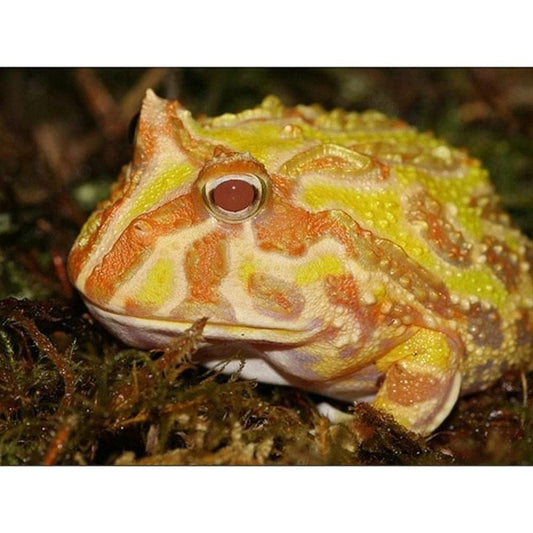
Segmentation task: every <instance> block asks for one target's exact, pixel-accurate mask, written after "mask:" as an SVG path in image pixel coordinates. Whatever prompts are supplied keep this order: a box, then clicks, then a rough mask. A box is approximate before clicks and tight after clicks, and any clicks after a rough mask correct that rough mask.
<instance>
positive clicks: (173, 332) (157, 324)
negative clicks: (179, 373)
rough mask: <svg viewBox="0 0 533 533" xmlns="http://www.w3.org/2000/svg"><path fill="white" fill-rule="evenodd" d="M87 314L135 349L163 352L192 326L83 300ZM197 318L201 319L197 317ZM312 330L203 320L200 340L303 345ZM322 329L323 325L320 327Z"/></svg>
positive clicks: (317, 330)
mask: <svg viewBox="0 0 533 533" xmlns="http://www.w3.org/2000/svg"><path fill="white" fill-rule="evenodd" d="M85 304H86V306H87V308H88V309H89V311H90V313H91V314H92V315H93V316H94V317H96V318H97V319H98V320H99V321H100V322H101V323H102V324H103V325H104V326H105V328H106V329H107V330H109V331H110V332H111V333H112V334H114V335H115V336H117V337H118V338H119V339H121V340H122V341H124V342H125V343H126V344H129V345H132V346H137V347H139V348H164V347H166V346H168V344H169V343H170V342H171V341H172V340H173V339H176V337H177V336H178V335H179V334H180V333H183V332H184V331H185V330H187V329H188V328H190V327H191V326H192V322H190V321H185V320H177V319H164V318H147V317H133V316H131V315H126V314H120V313H116V312H113V311H109V310H106V309H103V308H102V307H99V306H97V305H95V304H93V303H91V302H90V301H87V300H85ZM198 318H201V317H198ZM316 326H317V327H316V328H309V329H305V330H299V329H288V328H277V327H260V326H257V325H244V324H227V323H221V322H211V321H209V319H208V320H207V323H206V325H205V326H204V329H203V333H202V336H203V337H204V338H205V339H206V340H207V341H213V340H221V341H224V340H232V341H243V342H249V343H263V344H264V343H265V339H268V343H269V344H270V343H272V344H282V345H298V344H305V343H307V342H309V341H310V340H311V339H313V338H314V337H315V336H316V335H317V334H319V333H320V331H321V330H322V329H323V327H320V324H319V323H318V322H317V324H316ZM322 326H323V325H322Z"/></svg>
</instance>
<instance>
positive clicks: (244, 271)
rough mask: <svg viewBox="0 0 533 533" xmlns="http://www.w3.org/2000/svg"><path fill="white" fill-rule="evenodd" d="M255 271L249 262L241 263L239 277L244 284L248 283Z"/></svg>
mask: <svg viewBox="0 0 533 533" xmlns="http://www.w3.org/2000/svg"><path fill="white" fill-rule="evenodd" d="M256 271H257V269H256V268H255V266H254V264H253V263H252V262H251V261H243V262H242V263H241V265H240V267H239V277H240V278H241V280H242V281H243V282H244V283H248V279H249V278H250V276H251V275H252V274H255V273H256Z"/></svg>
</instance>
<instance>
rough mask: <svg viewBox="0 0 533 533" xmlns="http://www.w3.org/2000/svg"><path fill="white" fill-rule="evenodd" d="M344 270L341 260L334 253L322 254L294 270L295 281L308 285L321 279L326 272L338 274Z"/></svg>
mask: <svg viewBox="0 0 533 533" xmlns="http://www.w3.org/2000/svg"><path fill="white" fill-rule="evenodd" d="M344 271H345V268H344V266H343V263H342V261H341V260H340V259H339V258H338V257H336V256H334V255H324V256H322V257H319V258H318V259H315V260H314V261H310V262H308V263H304V264H303V265H302V266H300V267H299V268H298V269H297V270H296V277H295V279H296V283H297V284H298V285H308V284H310V283H313V282H315V281H319V280H323V279H325V277H326V276H327V275H328V274H332V275H339V274H342V273H343V272H344Z"/></svg>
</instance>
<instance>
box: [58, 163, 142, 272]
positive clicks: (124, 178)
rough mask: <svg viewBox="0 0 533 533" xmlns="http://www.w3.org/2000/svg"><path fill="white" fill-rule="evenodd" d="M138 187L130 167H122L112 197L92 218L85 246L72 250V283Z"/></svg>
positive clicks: (70, 266)
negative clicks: (115, 216) (117, 213)
mask: <svg viewBox="0 0 533 533" xmlns="http://www.w3.org/2000/svg"><path fill="white" fill-rule="evenodd" d="M135 185H136V180H134V179H132V178H131V174H130V173H129V166H124V167H122V170H121V172H120V175H119V177H118V181H117V182H116V183H115V184H113V186H112V188H111V195H110V197H109V198H108V199H107V200H105V201H103V202H101V203H100V204H98V206H97V211H96V212H95V213H96V214H95V215H93V216H94V220H93V219H92V218H91V219H90V220H91V222H92V224H91V227H92V230H91V231H90V232H87V231H85V233H84V235H85V236H87V234H89V238H87V239H86V241H85V244H84V245H83V246H81V245H78V246H75V247H74V248H72V250H71V252H70V255H69V258H68V265H67V269H68V275H69V278H70V280H71V281H72V282H75V281H76V279H77V277H78V276H79V274H80V272H81V270H82V268H83V265H84V264H85V261H86V259H87V257H90V255H91V251H92V249H93V248H94V247H95V246H97V245H98V243H99V242H100V239H101V237H102V235H105V234H106V233H107V230H108V228H109V226H110V225H111V224H112V223H113V220H114V215H115V214H116V212H117V211H118V210H119V209H120V208H121V207H122V205H123V204H124V202H126V201H127V200H128V198H129V197H130V195H131V194H132V191H133V189H134V187H135Z"/></svg>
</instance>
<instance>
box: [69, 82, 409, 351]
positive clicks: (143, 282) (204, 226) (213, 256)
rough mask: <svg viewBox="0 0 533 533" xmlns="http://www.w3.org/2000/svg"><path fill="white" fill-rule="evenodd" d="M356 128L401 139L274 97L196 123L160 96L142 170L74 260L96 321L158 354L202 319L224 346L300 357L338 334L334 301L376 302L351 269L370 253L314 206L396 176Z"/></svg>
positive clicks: (107, 205)
mask: <svg viewBox="0 0 533 533" xmlns="http://www.w3.org/2000/svg"><path fill="white" fill-rule="evenodd" d="M350 121H352V122H354V123H358V124H359V125H361V124H363V126H364V127H365V128H366V129H370V130H372V128H374V129H376V128H378V129H379V127H381V126H387V127H389V128H390V127H391V124H392V127H398V128H401V127H402V126H401V125H397V124H395V123H392V121H391V122H386V119H385V118H384V117H383V116H382V115H379V114H375V115H374V116H367V117H365V120H364V123H363V122H362V119H361V118H360V115H356V114H355V113H354V114H351V113H346V114H344V115H339V113H338V112H332V113H325V112H324V111H322V110H321V109H320V108H318V107H316V106H311V107H307V106H298V107H296V108H285V107H283V106H282V105H281V103H280V102H279V101H278V100H277V99H276V98H274V97H268V98H267V99H265V101H264V102H263V103H262V104H261V105H260V106H259V107H257V108H255V109H250V110H247V111H244V112H241V113H239V114H237V115H233V114H225V115H222V116H220V117H217V118H213V119H207V118H202V119H199V120H194V119H193V118H192V116H191V114H190V112H189V111H187V110H186V109H184V108H183V107H182V106H181V105H180V104H179V103H178V102H177V101H168V100H164V99H160V98H158V97H157V96H156V95H155V94H154V93H153V92H152V91H148V93H147V95H146V98H145V100H144V102H143V106H142V110H141V114H140V118H139V123H138V126H137V132H136V140H135V150H134V155H133V159H132V162H131V163H130V164H129V165H128V166H126V167H124V169H123V171H122V173H121V176H120V178H119V181H118V183H117V184H116V185H115V187H114V189H113V191H112V194H111V197H110V198H109V199H108V200H107V201H105V202H104V203H103V204H101V205H100V206H99V208H98V209H97V211H96V212H95V213H94V214H93V215H92V216H91V218H90V219H89V220H88V221H87V223H86V225H85V226H84V228H83V230H82V232H81V234H80V236H79V237H78V239H77V241H76V243H75V245H74V247H73V249H72V251H71V254H70V256H69V263H68V268H69V275H70V278H71V280H72V281H73V283H74V284H75V285H76V287H77V288H78V289H79V290H80V292H81V293H82V295H83V297H84V299H85V301H86V302H87V305H88V306H89V309H90V310H91V312H92V313H93V314H94V315H95V316H96V317H97V318H99V319H100V320H101V321H102V322H103V323H104V324H105V325H106V326H107V327H108V328H110V329H111V330H112V331H113V332H115V333H116V334H117V335H118V336H119V337H121V338H123V339H124V340H126V341H127V342H128V343H130V344H134V345H140V346H149V347H155V346H161V345H164V344H166V342H167V341H168V338H169V337H171V336H172V335H175V334H176V333H177V332H181V331H183V330H184V329H186V328H187V327H189V326H190V325H191V323H192V322H194V321H195V320H197V319H199V318H201V317H207V318H208V319H209V320H208V323H207V326H206V329H205V330H204V335H205V336H206V338H212V339H228V338H230V339H245V340H248V341H256V342H259V341H262V342H264V341H267V342H271V343H283V344H287V343H289V344H297V343H302V342H305V341H306V340H307V339H309V338H310V337H311V336H313V335H316V334H318V333H319V332H324V331H325V330H327V329H328V327H330V326H331V324H332V323H333V322H334V321H335V319H336V318H337V319H338V314H339V311H338V305H337V307H335V305H336V304H338V302H336V304H335V302H332V298H333V297H334V296H335V294H336V292H335V291H337V292H338V298H340V299H342V298H344V299H348V297H350V298H352V300H351V301H352V302H358V301H359V300H360V299H361V298H362V299H364V298H365V295H364V294H363V292H364V291H360V290H359V289H358V288H357V287H356V285H357V284H356V283H355V281H354V280H353V275H352V274H350V276H348V274H347V273H346V270H345V268H346V267H345V265H346V264H347V262H348V261H351V262H352V263H353V262H354V261H355V262H357V261H363V262H364V261H367V262H368V261H369V260H370V255H371V253H370V251H369V252H368V253H366V255H365V252H361V250H360V251H359V252H360V253H359V258H358V257H357V254H356V253H355V251H354V240H353V239H354V236H355V237H357V236H359V238H360V239H363V240H364V236H365V232H363V231H362V230H361V228H360V227H359V226H358V224H357V223H356V222H354V221H353V220H352V219H351V218H350V219H349V220H345V219H347V217H344V219H343V213H342V212H341V211H331V210H324V209H318V208H315V207H314V204H315V203H317V202H318V199H319V198H320V195H321V194H322V195H323V193H324V191H327V190H330V189H331V188H332V187H333V188H334V187H335V186H336V185H339V184H341V185H342V181H343V179H344V178H343V176H351V177H353V176H354V175H357V176H358V179H359V183H360V184H362V185H365V183H367V184H368V187H375V186H378V185H379V183H380V181H382V180H383V178H384V172H385V169H384V168H383V165H379V164H377V163H376V162H375V159H373V158H370V157H367V156H365V155H363V154H362V153H361V152H359V151H356V150H354V149H352V148H350V143H353V142H354V140H353V139H351V138H350V137H349V136H348V135H347V134H346V133H345V130H346V124H347V123H348V125H349V123H350ZM358 121H359V122H358ZM341 123H342V128H340V127H339V124H341ZM356 125H357V124H356ZM348 129H349V128H348ZM335 136H336V137H335ZM332 138H334V141H335V142H333V141H332V140H331V139H332ZM321 191H322V192H321ZM318 203H319V202H318ZM367 266H368V265H367ZM353 271H354V269H353V268H352V269H351V272H353ZM362 275H363V274H362ZM343 276H344V278H343ZM356 292H357V294H355V293H356ZM368 298H370V301H372V300H373V298H374V296H373V295H370V296H368V297H367V299H368ZM330 304H331V309H329V308H328V306H329V305H330ZM351 305H356V304H355V303H353V304H351ZM335 309H337V310H336V311H335ZM328 316H329V317H330V318H329V319H328V318H327V317H328Z"/></svg>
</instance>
